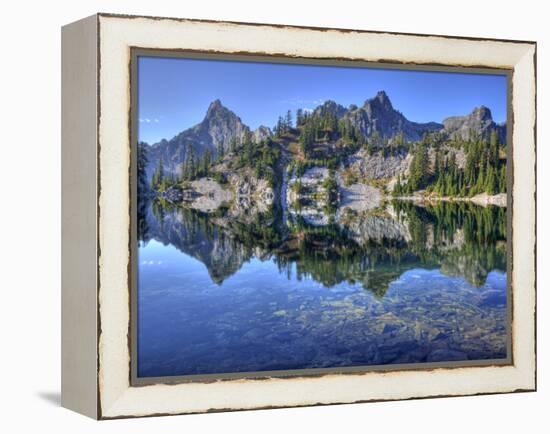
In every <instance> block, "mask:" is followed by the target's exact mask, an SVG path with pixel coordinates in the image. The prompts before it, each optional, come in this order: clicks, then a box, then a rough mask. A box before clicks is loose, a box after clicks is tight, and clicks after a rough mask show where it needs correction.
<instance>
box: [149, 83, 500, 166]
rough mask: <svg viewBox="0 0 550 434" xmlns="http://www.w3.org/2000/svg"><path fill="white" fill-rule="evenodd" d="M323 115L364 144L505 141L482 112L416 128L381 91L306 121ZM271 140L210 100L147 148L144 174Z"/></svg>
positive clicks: (329, 103) (327, 107)
mask: <svg viewBox="0 0 550 434" xmlns="http://www.w3.org/2000/svg"><path fill="white" fill-rule="evenodd" d="M326 113H330V114H331V115H332V116H334V117H336V119H337V120H343V121H345V122H347V123H348V124H349V125H351V126H352V127H353V128H354V129H355V130H356V131H358V133H359V134H360V135H361V136H362V137H363V138H365V139H369V138H371V137H373V136H375V135H378V136H379V137H380V138H382V139H387V140H391V139H393V138H394V137H395V136H397V135H398V134H401V133H402V134H403V138H404V139H405V140H406V141H409V142H412V141H418V140H420V139H421V138H422V137H423V136H424V134H426V133H432V132H441V133H443V134H445V135H446V136H447V137H449V138H453V137H460V138H462V139H468V138H470V137H471V136H472V135H473V134H478V135H480V136H482V137H488V136H489V134H490V132H491V131H492V130H496V131H497V133H498V136H499V139H500V140H501V141H503V142H504V141H505V138H506V124H505V123H502V124H497V123H496V122H495V121H494V120H493V118H492V113H491V111H490V109H489V108H488V107H486V106H483V105H482V106H479V107H475V108H474V109H473V110H472V111H471V112H470V113H469V114H466V115H462V116H449V117H447V118H445V119H444V120H443V122H442V123H438V122H424V123H420V122H414V121H410V120H409V119H407V118H406V117H405V115H403V114H402V113H401V112H400V111H398V110H396V109H395V108H394V107H393V104H392V102H391V100H390V98H389V96H388V95H387V93H386V92H385V91H384V90H381V91H379V92H377V94H376V95H375V96H374V97H372V98H368V99H366V100H365V101H364V103H363V105H362V106H361V107H359V106H357V105H354V104H352V105H350V106H349V107H348V108H345V107H344V106H343V105H341V104H338V103H337V102H335V101H333V100H326V101H324V102H323V103H322V104H320V105H319V106H317V107H316V108H315V109H314V110H313V111H312V112H311V116H323V115H325V114H326ZM272 136H273V133H272V131H271V129H270V128H269V127H266V126H264V125H261V126H259V127H258V128H257V129H256V130H252V129H251V128H250V127H249V126H248V125H246V124H245V123H244V122H243V121H242V119H241V118H240V117H239V116H238V115H237V114H235V112H233V111H232V110H230V109H229V108H227V107H226V106H224V105H223V103H222V102H221V100H220V99H215V100H214V101H212V102H211V103H210V105H209V106H208V109H207V111H206V114H205V116H204V118H203V120H202V121H201V122H199V123H198V124H196V125H194V126H192V127H190V128H187V129H185V130H182V131H181V132H180V133H178V134H176V135H175V136H174V137H173V138H172V139H170V140H166V139H162V140H161V141H159V142H157V143H155V144H153V145H149V164H148V166H147V169H146V172H147V175H148V176H151V175H152V173H153V171H154V168H155V167H156V166H157V165H158V162H159V160H160V159H162V162H163V166H164V167H165V170H166V171H167V172H169V173H172V174H175V175H178V174H179V173H180V169H181V166H182V163H183V162H184V161H185V160H186V158H187V157H188V155H189V154H190V153H193V154H194V156H196V157H200V156H202V155H204V153H205V152H210V154H211V155H212V156H215V155H217V154H218V153H219V152H226V151H228V150H229V149H230V148H231V146H232V144H233V146H238V145H239V144H240V143H242V142H243V141H244V140H245V139H250V140H252V141H254V142H256V143H259V142H260V141H264V140H267V139H268V138H271V137H272Z"/></svg>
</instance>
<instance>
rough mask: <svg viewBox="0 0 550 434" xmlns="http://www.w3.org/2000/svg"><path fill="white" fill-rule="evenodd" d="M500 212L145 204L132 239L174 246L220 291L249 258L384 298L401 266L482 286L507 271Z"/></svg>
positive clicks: (408, 205) (398, 205)
mask: <svg viewBox="0 0 550 434" xmlns="http://www.w3.org/2000/svg"><path fill="white" fill-rule="evenodd" d="M505 230H506V209H505V208H500V207H494V206H487V207H481V206H477V205H474V204H473V203H470V202H437V203H431V204H420V205H419V204H415V203H412V202H405V201H393V202H391V203H386V204H382V205H381V206H380V207H378V208H375V209H372V210H368V211H360V212H357V211H353V210H351V209H349V208H346V209H343V210H340V209H339V210H337V211H336V213H335V214H334V215H333V216H332V217H331V219H330V221H329V222H328V223H327V224H325V225H313V224H311V223H308V222H307V221H306V219H304V218H303V217H301V216H300V215H299V214H294V215H289V216H283V212H282V211H281V209H280V208H279V207H277V206H274V205H272V206H271V207H269V208H268V209H267V211H265V212H256V213H252V214H251V215H246V217H245V218H240V217H239V216H235V215H232V214H231V210H230V209H229V208H224V207H220V208H218V209H217V210H216V211H215V212H212V213H206V212H201V211H198V210H194V209H190V208H186V207H182V206H172V205H170V204H169V203H168V202H162V201H159V200H152V201H148V202H146V203H142V204H140V207H139V210H138V231H139V240H140V242H141V243H142V244H146V243H147V242H148V241H150V240H156V241H158V242H160V243H162V244H164V245H171V246H174V247H175V248H176V249H178V250H179V251H181V252H183V253H185V254H186V255H189V256H191V257H193V258H195V259H197V260H198V261H200V262H201V263H203V264H204V265H205V267H206V268H207V270H208V273H209V276H210V278H211V279H212V281H213V282H215V283H217V284H219V285H221V284H222V283H223V282H224V281H225V280H226V279H228V278H229V277H231V276H233V275H234V274H235V273H237V272H238V271H239V270H240V269H241V267H242V266H243V264H245V263H247V262H249V261H251V260H253V259H259V260H260V261H266V260H272V261H273V262H274V263H275V264H277V267H278V269H279V272H280V273H281V274H287V275H288V276H289V278H290V276H292V274H293V273H294V274H295V278H296V279H298V280H302V279H313V280H314V281H316V282H318V283H320V284H322V285H323V286H324V287H327V288H330V287H333V286H335V285H338V284H340V283H343V282H347V283H349V284H360V285H361V286H362V287H363V288H364V289H365V290H368V291H371V292H372V293H373V294H375V295H376V296H377V297H382V296H384V294H385V293H386V291H387V290H388V287H389V285H390V284H391V283H392V282H394V281H395V280H397V279H399V277H400V276H401V275H402V274H403V273H405V272H406V271H408V270H411V269H415V268H423V269H439V271H440V272H441V273H443V274H445V275H447V276H457V277H463V278H464V279H465V280H466V281H467V282H468V283H470V284H472V285H474V286H477V287H480V286H482V285H483V284H484V283H485V281H486V279H487V276H488V274H489V272H490V271H492V270H500V271H503V272H505V271H506V232H505Z"/></svg>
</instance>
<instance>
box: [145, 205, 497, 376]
mask: <svg viewBox="0 0 550 434" xmlns="http://www.w3.org/2000/svg"><path fill="white" fill-rule="evenodd" d="M421 211H422V212H424V211H423V210H421ZM449 212H451V211H449ZM452 212H454V211H452ZM469 212H470V211H469V210H466V214H465V216H466V217H468V216H469V215H470V214H468V213H469ZM475 212H477V211H475ZM482 213H483V216H482V217H481V219H482V220H486V219H487V217H486V213H487V212H486V211H482ZM436 214H437V213H436ZM422 215H424V214H422ZM408 216H409V226H410V224H411V223H410V222H412V221H413V220H414V219H413V218H412V217H411V214H410V211H409V214H408ZM196 217H197V216H196V215H195V214H189V213H188V212H183V213H182V212H181V211H178V210H171V211H167V212H165V213H161V214H159V213H158V212H157V213H153V212H151V211H150V212H149V213H148V215H147V219H146V220H147V223H148V226H147V233H146V235H145V236H143V237H142V241H141V242H140V247H139V253H138V256H139V259H138V261H139V263H138V266H139V267H138V269H139V287H138V376H139V377H156V376H174V375H192V374H213V373H235V372H253V371H271V370H288V369H304V368H327V367H344V366H363V365H387V364H399V363H422V362H440V361H462V360H485V359H498V358H505V357H506V341H507V327H506V324H507V317H506V312H507V309H506V273H505V272H504V270H505V251H504V247H503V244H502V240H498V238H499V237H498V236H490V237H488V238H487V237H484V238H483V239H482V240H481V239H480V237H479V236H477V235H478V234H479V233H480V231H483V227H482V226H480V225H479V224H477V225H474V229H471V228H470V229H465V228H468V227H469V226H468V225H466V226H464V227H463V228H453V229H452V231H451V232H453V231H455V236H454V241H453V242H452V243H449V239H448V238H438V237H435V240H431V241H430V239H429V238H430V237H427V238H428V239H427V240H425V239H424V238H426V237H425V235H426V234H430V233H433V232H434V228H436V227H437V223H438V222H437V221H432V220H430V218H428V217H426V218H424V217H423V219H424V220H422V221H423V222H424V223H426V225H428V226H424V227H423V229H422V230H421V231H418V229H415V227H413V228H411V227H409V228H406V225H405V228H406V233H405V235H403V236H404V240H405V241H403V240H399V239H398V238H399V236H400V235H395V230H394V229H395V228H393V229H392V230H391V233H392V234H393V235H391V237H393V238H392V239H391V240H388V239H384V240H383V241H379V242H377V243H374V244H373V242H372V241H369V243H367V244H366V245H361V246H360V248H359V247H358V246H357V243H356V242H354V243H355V244H349V243H350V241H349V238H350V237H351V234H350V233H349V232H346V234H345V235H342V233H340V235H339V237H340V238H339V239H338V242H336V241H335V237H334V233H330V231H329V232H328V233H327V231H326V230H323V231H321V232H319V230H318V229H315V228H314V229H313V230H312V229H311V228H309V229H308V228H299V229H296V228H294V229H293V230H292V231H289V230H287V229H284V230H282V229H281V230H279V232H277V231H276V232H275V233H270V235H269V237H270V238H269V240H268V241H269V243H268V245H267V247H266V241H265V237H263V238H261V239H260V240H259V241H258V238H257V237H256V238H254V239H253V240H252V241H250V240H249V239H248V237H245V236H244V235H243V233H241V232H239V231H240V230H242V228H240V229H239V230H237V229H235V228H233V229H231V230H228V229H227V227H225V226H224V225H223V223H224V220H223V219H222V220H221V221H220V219H218V220H216V219H213V218H207V219H204V218H203V217H204V216H202V217H200V218H199V219H196ZM461 219H462V217H461ZM497 219H501V217H500V214H498V215H497ZM465 221H468V219H467V218H466V219H465ZM474 221H477V219H474ZM376 223H377V224H378V226H376V225H373V227H374V226H376V227H380V222H379V221H376ZM500 223H501V222H500ZM486 224H489V225H491V227H493V226H494V225H495V222H494V221H492V220H491V221H488V222H486ZM260 227H262V226H261V225H260ZM382 227H386V228H387V224H386V226H384V225H382ZM245 228H251V226H250V225H248V226H245ZM430 228H431V229H430ZM279 229H280V228H279ZM445 229H448V228H447V226H446V227H445ZM385 230H386V231H388V237H389V234H390V231H389V229H385ZM456 230H461V231H462V232H461V233H460V234H459V235H460V236H461V237H462V238H466V241H461V242H457V239H459V236H458V235H457V233H456ZM250 231H252V229H250ZM415 231H417V232H419V233H420V235H418V236H419V237H420V239H418V236H417V237H416V238H415V236H414V235H412V234H413V233H415ZM430 231H431V232H430ZM465 231H470V235H473V236H469V235H468V232H465ZM464 233H466V236H464ZM304 234H305V235H304ZM422 234H424V235H422ZM308 237H313V239H309V240H308ZM327 237H328V238H327ZM391 237H389V238H391ZM396 237H397V238H396ZM462 238H461V239H462ZM327 239H328V240H329V242H327ZM438 239H439V241H438ZM296 240H300V243H301V244H300V245H301V246H302V248H301V249H300V248H297V249H296V248H295V246H294V244H293V243H296ZM321 241H324V243H321ZM304 243H305V247H304ZM344 243H347V244H345V246H347V247H346V249H347V250H345V249H344V250H345V252H348V251H349V252H350V253H349V254H347V253H346V254H343V253H342V247H341V245H340V244H344ZM334 244H338V246H337V247H335V246H334ZM359 244H360V243H359ZM320 245H321V247H319V246H320ZM457 246H458V247H457ZM337 254H338V255H337ZM334 264H336V266H333V265H334Z"/></svg>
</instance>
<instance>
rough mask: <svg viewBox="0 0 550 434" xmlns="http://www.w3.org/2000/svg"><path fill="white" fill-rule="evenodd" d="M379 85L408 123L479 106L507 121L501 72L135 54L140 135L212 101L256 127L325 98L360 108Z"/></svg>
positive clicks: (192, 116) (174, 123)
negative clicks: (489, 73) (381, 67)
mask: <svg viewBox="0 0 550 434" xmlns="http://www.w3.org/2000/svg"><path fill="white" fill-rule="evenodd" d="M379 90H384V91H386V93H387V94H388V96H389V98H390V100H391V102H392V104H393V106H394V108H395V109H397V110H399V111H401V112H402V113H403V114H404V115H405V116H406V117H407V118H408V119H409V120H411V121H416V122H429V121H435V122H441V121H442V120H443V119H444V118H446V117H448V116H452V115H464V114H468V113H469V112H471V111H472V109H473V108H474V107H477V106H480V105H485V106H487V107H489V108H490V109H491V112H492V114H493V119H494V120H495V121H496V122H502V121H505V120H506V76H504V75H488V74H472V73H449V72H424V71H406V70H395V69H393V70H392V69H378V68H352V67H335V66H330V67H329V66H312V65H292V64H275V63H264V62H236V61H227V60H203V59H184V58H163V57H140V58H139V60H138V118H139V140H143V141H146V142H148V143H150V144H152V143H155V142H157V141H159V140H161V139H163V138H165V139H170V138H172V137H173V136H175V135H176V134H177V133H179V132H180V131H183V130H185V129H187V128H189V127H191V126H193V125H195V124H197V123H199V122H200V121H201V120H202V119H203V117H204V115H205V113H206V110H207V108H208V105H209V104H210V102H212V101H213V100H215V99H220V100H221V102H222V104H223V105H224V106H226V107H227V108H229V109H230V110H232V111H233V112H235V113H236V114H237V115H238V116H239V117H240V118H241V119H242V121H243V122H244V123H245V124H247V125H248V126H249V127H251V128H252V129H255V128H257V127H258V126H260V125H266V126H268V127H273V125H274V124H275V123H276V121H277V118H278V116H279V115H283V114H285V113H286V111H287V110H289V109H290V110H292V112H293V114H294V113H295V110H296V109H298V108H302V109H313V108H315V107H316V106H317V105H319V104H321V103H322V102H324V101H325V100H327V99H332V100H334V101H336V102H337V103H339V104H342V105H343V106H345V107H347V106H349V105H350V104H356V105H358V106H361V105H362V104H363V102H364V101H365V100H366V99H368V98H372V97H373V96H375V95H376V92H378V91H379Z"/></svg>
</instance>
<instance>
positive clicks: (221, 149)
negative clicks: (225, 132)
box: [216, 142, 225, 161]
mask: <svg viewBox="0 0 550 434" xmlns="http://www.w3.org/2000/svg"><path fill="white" fill-rule="evenodd" d="M224 154H225V149H224V147H223V143H222V142H220V143H218V147H217V149H216V158H217V159H218V161H221V160H223V156H224Z"/></svg>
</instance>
